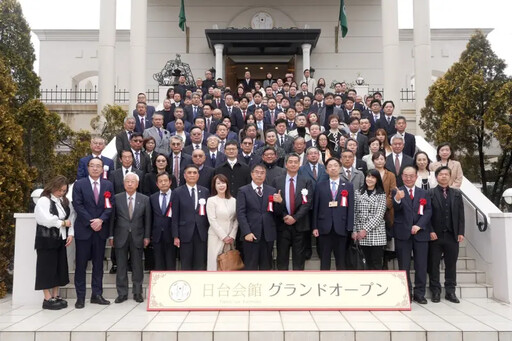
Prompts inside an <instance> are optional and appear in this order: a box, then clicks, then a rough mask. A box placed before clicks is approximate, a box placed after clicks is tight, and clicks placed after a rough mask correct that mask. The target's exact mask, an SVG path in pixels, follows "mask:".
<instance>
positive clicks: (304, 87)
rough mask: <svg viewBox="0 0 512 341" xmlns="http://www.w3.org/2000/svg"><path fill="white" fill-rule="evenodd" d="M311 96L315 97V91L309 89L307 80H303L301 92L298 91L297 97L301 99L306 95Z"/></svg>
mask: <svg viewBox="0 0 512 341" xmlns="http://www.w3.org/2000/svg"><path fill="white" fill-rule="evenodd" d="M306 96H307V97H309V98H313V97H314V96H313V93H312V92H309V90H308V83H306V82H302V83H301V84H300V92H297V97H298V98H300V99H304V97H306Z"/></svg>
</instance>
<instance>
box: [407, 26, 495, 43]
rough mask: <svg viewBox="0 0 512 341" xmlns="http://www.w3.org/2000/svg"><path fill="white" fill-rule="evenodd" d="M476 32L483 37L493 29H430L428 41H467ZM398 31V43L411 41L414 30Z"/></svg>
mask: <svg viewBox="0 0 512 341" xmlns="http://www.w3.org/2000/svg"><path fill="white" fill-rule="evenodd" d="M476 30H480V31H482V32H483V34H484V35H485V36H487V35H488V34H489V33H491V32H492V31H493V30H494V29H493V28H432V29H430V40H432V41H439V40H469V39H470V38H471V36H472V35H473V34H475V31H476ZM399 31H400V35H399V37H400V41H413V40H414V30H413V29H412V28H402V29H400V30H399Z"/></svg>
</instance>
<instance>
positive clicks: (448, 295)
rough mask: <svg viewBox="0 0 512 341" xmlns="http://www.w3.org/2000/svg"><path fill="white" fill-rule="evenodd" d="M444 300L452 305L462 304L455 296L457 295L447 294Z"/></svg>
mask: <svg viewBox="0 0 512 341" xmlns="http://www.w3.org/2000/svg"><path fill="white" fill-rule="evenodd" d="M444 298H446V299H447V300H448V301H450V302H452V303H460V301H459V299H458V298H457V296H456V295H455V293H451V294H446V296H445V297H444Z"/></svg>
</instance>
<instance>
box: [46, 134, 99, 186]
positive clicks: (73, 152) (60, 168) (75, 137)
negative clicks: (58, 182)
mask: <svg viewBox="0 0 512 341" xmlns="http://www.w3.org/2000/svg"><path fill="white" fill-rule="evenodd" d="M68 129H69V128H68ZM64 145H65V146H66V147H67V148H69V152H59V153H57V155H56V156H55V168H54V173H53V174H62V175H64V176H65V177H66V178H68V180H69V181H71V182H72V181H74V179H76V173H77V169H78V161H79V160H80V158H82V157H84V156H85V155H87V154H89V153H90V152H91V148H90V146H91V133H89V132H88V131H85V130H80V131H79V132H73V131H71V130H70V133H69V135H68V139H67V140H66V141H65V142H64Z"/></svg>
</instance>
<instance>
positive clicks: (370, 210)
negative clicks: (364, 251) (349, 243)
mask: <svg viewBox="0 0 512 341" xmlns="http://www.w3.org/2000/svg"><path fill="white" fill-rule="evenodd" d="M355 194H356V195H355V226H354V231H357V232H359V231H361V230H363V229H364V230H366V232H367V234H366V237H365V238H364V239H362V240H360V241H359V242H360V244H361V245H363V246H382V245H386V243H387V241H386V224H385V222H384V213H386V194H385V193H382V194H376V193H375V191H374V192H373V193H372V194H371V195H370V196H368V193H367V192H366V191H365V192H364V193H363V194H361V191H360V190H357V191H355Z"/></svg>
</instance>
